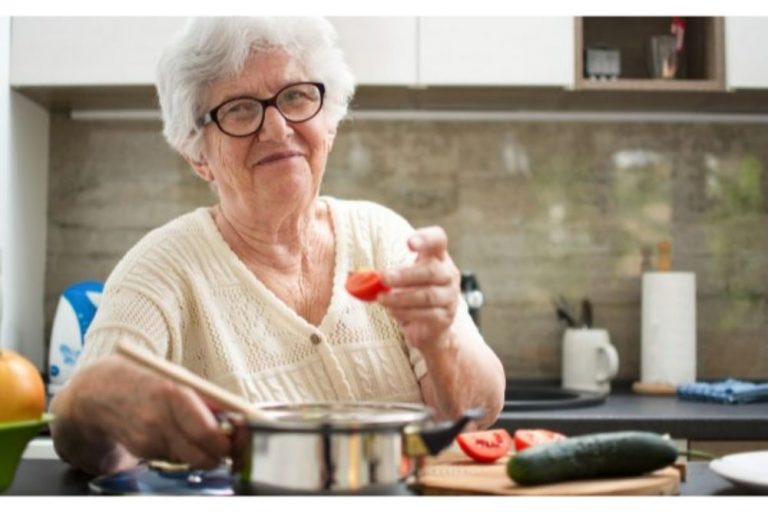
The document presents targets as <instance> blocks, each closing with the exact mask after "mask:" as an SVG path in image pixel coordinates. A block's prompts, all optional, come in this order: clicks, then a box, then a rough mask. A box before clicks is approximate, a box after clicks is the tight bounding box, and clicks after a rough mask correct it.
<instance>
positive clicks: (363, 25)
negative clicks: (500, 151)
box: [10, 16, 574, 87]
mask: <svg viewBox="0 0 768 512" xmlns="http://www.w3.org/2000/svg"><path fill="white" fill-rule="evenodd" d="M184 20H185V19H184V18H172V17H35V18H32V17H29V18H13V19H12V22H13V31H12V44H11V70H10V73H11V84H12V85H14V86H17V87H35V86H41V87H51V86H53V87H56V86H96V85H107V86H109V85H129V86H130V85H144V86H148V85H151V84H152V83H153V82H154V77H155V66H156V64H157V60H158V58H159V56H160V52H161V50H162V48H163V47H164V46H165V45H166V44H167V43H168V41H169V39H170V37H171V36H172V34H174V33H175V32H176V31H177V30H179V29H180V28H181V27H182V26H183V24H184ZM330 21H331V23H333V25H334V26H335V27H336V29H337V31H338V33H339V40H340V42H341V46H342V49H343V50H344V53H345V55H346V57H347V60H348V62H349V64H350V66H351V68H352V70H353V72H354V73H355V76H356V77H357V80H358V83H359V84H360V85H384V86H393V85H394V86H430V85H490V86H558V87H563V86H565V87H570V86H572V84H573V73H574V71H573V70H574V57H573V47H574V38H573V34H574V27H573V19H572V18H569V17H550V18H534V17H523V18H520V17H517V18H515V17H501V18H467V17H456V18H438V17H426V18H417V17H405V16H403V17H333V18H330Z"/></svg>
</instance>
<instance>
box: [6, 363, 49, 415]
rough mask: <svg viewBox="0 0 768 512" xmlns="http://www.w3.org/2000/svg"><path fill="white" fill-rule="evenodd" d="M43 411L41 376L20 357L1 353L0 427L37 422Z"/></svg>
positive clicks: (43, 389)
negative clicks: (14, 422)
mask: <svg viewBox="0 0 768 512" xmlns="http://www.w3.org/2000/svg"><path fill="white" fill-rule="evenodd" d="M44 411H45V385H44V384H43V378H42V377H41V376H40V372H38V370H37V368H36V367H35V365H34V364H32V363H31V362H30V361H29V360H28V359H26V358H25V357H23V356H22V355H20V354H18V353H16V352H14V351H12V350H2V349H0V423H4V422H10V421H24V420H37V419H40V416H41V415H42V414H43V412H44Z"/></svg>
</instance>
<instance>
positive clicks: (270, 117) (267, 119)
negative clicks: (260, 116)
mask: <svg viewBox="0 0 768 512" xmlns="http://www.w3.org/2000/svg"><path fill="white" fill-rule="evenodd" d="M290 129H291V128H290V127H289V126H288V122H287V121H286V120H285V118H284V117H283V115H282V114H281V113H280V112H279V111H278V110H277V108H276V107H273V106H271V105H270V106H269V107H267V109H266V110H265V111H264V122H263V123H262V125H261V129H260V130H259V132H258V136H259V140H278V141H280V140H283V139H285V137H286V136H287V135H288V133H289V132H290Z"/></svg>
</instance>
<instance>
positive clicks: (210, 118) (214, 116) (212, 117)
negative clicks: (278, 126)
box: [196, 82, 325, 137]
mask: <svg viewBox="0 0 768 512" xmlns="http://www.w3.org/2000/svg"><path fill="white" fill-rule="evenodd" d="M297 85H314V86H315V87H317V89H318V91H320V105H318V107H317V111H315V113H314V114H312V115H311V116H309V117H306V118H304V119H300V120H297V121H295V120H292V119H288V118H287V117H286V116H285V114H283V111H282V110H280V107H278V106H277V97H278V96H280V95H281V94H282V93H283V91H285V90H286V89H290V88H291V87H296V86H297ZM236 100H253V101H256V102H258V103H260V104H261V109H262V110H261V121H260V122H259V125H258V126H257V127H256V129H255V130H253V131H252V132H250V133H245V134H242V135H234V134H232V133H229V132H228V131H227V130H225V129H224V128H223V127H222V126H221V123H219V117H218V114H219V110H220V109H221V107H223V106H224V105H226V104H227V103H230V102H232V101H236ZM324 102H325V84H323V83H322V82H294V83H292V84H288V85H286V86H285V87H283V88H282V89H280V90H279V91H277V92H276V93H275V95H274V96H272V97H271V98H267V99H264V100H262V99H259V98H254V97H253V96H237V97H235V98H229V99H227V100H225V101H223V102H221V103H219V104H218V105H216V106H215V107H213V108H212V109H211V110H209V111H208V112H207V113H206V114H205V115H203V116H202V117H199V118H197V121H196V124H197V127H198V128H203V127H204V126H206V125H208V124H210V123H216V126H217V127H218V128H219V130H221V132H222V133H225V134H227V135H229V136H230V137H250V136H251V135H253V134H254V133H257V132H258V131H259V130H261V127H262V126H263V125H264V119H265V118H266V117H267V107H275V110H277V111H278V112H279V113H280V115H281V116H283V119H285V120H286V121H288V122H289V123H304V122H306V121H309V120H310V119H312V118H313V117H315V116H316V115H317V114H319V113H320V111H321V110H322V109H323V103H324Z"/></svg>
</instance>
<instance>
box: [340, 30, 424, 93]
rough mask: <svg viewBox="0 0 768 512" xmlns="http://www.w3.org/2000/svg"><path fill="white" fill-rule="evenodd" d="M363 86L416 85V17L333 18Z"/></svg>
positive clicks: (342, 43) (348, 57) (351, 64)
mask: <svg viewBox="0 0 768 512" xmlns="http://www.w3.org/2000/svg"><path fill="white" fill-rule="evenodd" d="M329 20H330V22H331V23H332V24H333V26H334V27H335V28H336V30H337V31H338V33H339V41H340V43H341V47H342V49H343V50H344V55H345V57H346V59H347V62H348V63H349V66H350V67H351V68H352V71H353V72H354V74H355V77H356V78H357V81H358V83H359V84H361V85H405V86H408V85H414V84H416V80H417V75H416V73H417V61H416V57H417V55H416V45H417V42H416V34H417V25H418V20H417V18H415V17H390V18H386V17H381V18H373V17H365V18H363V17H344V18H329Z"/></svg>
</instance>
